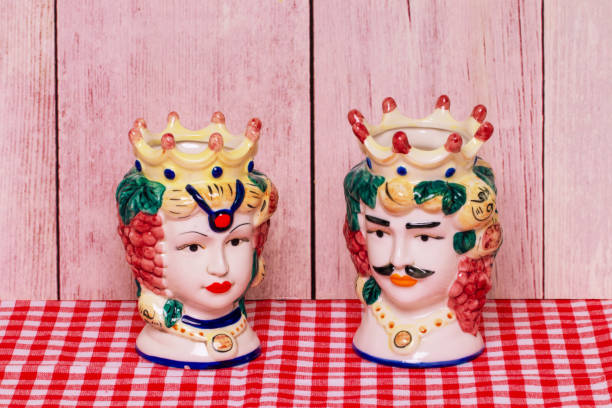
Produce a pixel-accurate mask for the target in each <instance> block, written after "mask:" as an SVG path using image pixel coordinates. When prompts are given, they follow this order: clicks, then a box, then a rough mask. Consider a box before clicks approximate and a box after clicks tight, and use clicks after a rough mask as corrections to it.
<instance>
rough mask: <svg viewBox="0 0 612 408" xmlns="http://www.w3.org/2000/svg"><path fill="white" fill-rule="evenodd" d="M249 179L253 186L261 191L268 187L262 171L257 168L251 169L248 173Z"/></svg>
mask: <svg viewBox="0 0 612 408" xmlns="http://www.w3.org/2000/svg"><path fill="white" fill-rule="evenodd" d="M249 180H251V182H252V183H253V184H255V186H256V187H257V188H258V189H260V190H261V191H262V192H264V193H265V192H266V189H267V188H268V183H266V176H265V175H264V174H263V173H260V172H258V171H257V170H253V171H252V172H250V173H249Z"/></svg>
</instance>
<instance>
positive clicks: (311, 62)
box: [0, 0, 612, 299]
mask: <svg viewBox="0 0 612 408" xmlns="http://www.w3.org/2000/svg"><path fill="white" fill-rule="evenodd" d="M0 16H1V17H3V18H2V21H4V22H5V24H3V25H2V26H1V27H0V50H1V51H2V52H0V114H1V115H2V118H3V123H4V126H0V154H2V155H3V157H4V159H3V160H2V161H1V162H0V166H1V167H0V169H1V170H2V178H0V187H1V188H2V191H3V192H4V199H3V200H2V207H1V209H0V230H1V231H5V232H6V236H5V237H4V239H3V240H2V242H0V261H2V262H3V263H2V264H3V265H4V267H3V268H4V269H3V272H2V277H3V279H2V280H1V281H0V297H1V298H3V299H13V298H18V299H21V298H32V299H56V298H58V296H59V298H61V299H77V298H80V299H126V298H133V297H134V295H135V288H134V286H133V283H132V277H131V273H130V271H129V268H128V267H127V264H126V263H125V260H124V256H123V250H122V248H121V244H120V241H119V238H118V237H117V236H116V232H115V227H116V224H115V223H116V215H115V211H116V209H115V203H114V198H113V193H114V190H115V187H116V185H117V183H118V181H119V180H120V179H121V177H122V175H123V174H124V173H125V172H126V171H127V170H128V169H129V167H130V166H131V164H132V162H133V157H132V153H131V147H130V145H129V142H128V139H127V131H128V130H129V128H130V127H131V124H132V122H133V120H134V119H136V118H137V117H144V118H145V119H146V120H147V123H148V124H149V126H150V127H151V128H153V129H161V128H162V127H163V126H164V124H165V118H166V115H167V113H168V112H169V111H171V110H176V111H178V112H179V114H180V115H181V119H182V121H183V122H184V124H185V125H186V126H188V127H194V128H195V127H201V126H203V125H204V124H206V123H208V120H209V119H210V115H211V114H212V112H214V111H215V110H221V111H222V112H224V113H225V115H226V118H227V123H228V127H229V129H230V130H231V131H233V132H240V131H242V130H243V129H244V126H245V125H246V123H247V120H248V119H249V118H250V117H252V116H258V117H260V118H261V119H262V121H263V123H264V126H263V136H262V139H261V141H260V150H259V151H260V152H259V154H258V156H257V160H256V163H257V167H258V168H260V169H261V170H263V171H265V172H266V173H267V174H269V175H270V176H271V177H272V179H273V180H274V182H275V184H276V185H277V187H278V189H279V192H280V198H281V201H280V205H279V211H278V213H277V215H275V217H274V218H273V221H272V222H273V228H272V229H271V233H270V239H269V241H268V244H267V246H266V249H265V254H266V260H267V265H268V274H267V276H266V280H265V281H264V283H263V284H262V285H261V287H259V288H257V289H255V290H253V291H251V292H250V296H251V297H252V298H311V297H315V298H346V297H348V298H352V297H354V294H353V279H354V276H355V272H354V269H353V266H352V265H351V263H350V259H349V256H348V253H347V251H346V249H345V244H344V239H343V237H342V234H341V227H342V223H343V219H344V204H343V194H342V187H341V184H342V178H343V177H344V174H345V173H346V172H347V171H348V169H349V168H350V167H351V165H353V164H354V163H356V162H357V161H359V160H360V157H361V156H360V152H359V149H358V146H357V143H356V141H355V138H354V136H353V135H352V133H351V131H350V128H349V126H348V123H347V121H346V113H347V111H348V110H349V109H351V108H359V109H360V110H361V111H362V112H363V113H364V114H365V115H366V116H367V117H368V118H371V120H373V121H377V120H378V119H379V118H380V116H381V114H382V112H381V109H380V104H381V101H382V100H383V98H384V97H386V96H393V97H394V98H395V99H396V101H397V102H398V105H399V108H400V110H401V111H402V112H404V113H406V114H408V115H410V116H424V115H426V114H427V113H429V112H430V111H431V110H432V108H433V104H434V102H435V99H436V97H437V96H438V95H440V94H442V93H447V94H448V95H449V96H450V98H451V111H452V113H453V115H454V116H455V117H458V118H464V117H466V116H467V115H468V114H469V113H470V111H471V108H472V107H473V106H474V105H475V104H477V103H483V104H485V105H486V106H487V108H488V110H489V115H488V120H490V121H491V122H492V123H493V124H494V125H495V128H496V131H495V133H494V136H493V138H492V139H491V140H490V141H489V142H488V143H487V145H486V146H485V147H484V148H483V149H482V150H481V153H482V156H484V157H485V158H486V159H487V160H488V161H489V162H490V163H491V164H492V165H493V167H494V169H495V170H496V173H497V178H498V186H499V190H500V198H499V200H498V206H499V209H500V212H501V219H502V223H503V227H504V233H505V240H504V246H503V247H502V251H501V252H500V254H499V256H498V258H497V263H496V264H497V268H496V276H495V282H494V288H493V292H492V296H494V297H498V298H542V297H545V298H566V297H573V298H598V297H612V273H610V266H609V264H610V262H612V245H611V244H610V243H609V242H608V240H607V235H608V233H609V231H612V222H611V221H610V218H608V214H607V203H608V202H609V201H612V193H611V191H612V188H611V187H612V176H611V175H610V174H611V173H610V172H609V171H607V170H608V169H607V167H606V161H607V160H608V157H609V156H610V154H612V147H611V146H612V143H611V142H610V141H611V140H612V139H611V138H610V137H608V136H606V131H607V130H608V129H609V128H610V125H612V123H611V122H610V121H611V119H610V115H609V113H608V112H609V111H610V110H611V109H612V100H611V99H610V98H609V97H608V95H609V94H610V91H612V89H611V88H612V85H611V84H612V82H611V81H610V79H609V78H610V77H611V74H612V69H611V68H612V67H611V61H612V52H611V51H610V50H609V47H608V46H607V44H608V43H609V42H610V39H611V37H612V29H611V28H610V26H609V24H608V21H609V19H610V18H612V3H609V2H607V1H604V0H602V1H590V2H588V3H576V2H571V1H569V0H563V1H550V2H549V1H547V0H545V1H543V2H540V1H518V0H515V1H499V2H498V1H487V0H473V1H454V0H448V1H435V2H431V1H425V0H423V1H414V0H412V1H407V2H406V1H388V2H381V1H374V0H372V1H355V2H345V1H341V0H329V1H322V0H312V1H311V2H310V3H309V2H308V1H300V0H263V1H260V2H257V3H250V2H244V1H239V0H233V1H222V0H219V1H209V2H201V1H174V2H172V1H162V0H156V1H144V0H142V1H135V0H132V1H117V2H112V3H109V2H104V1H101V0H96V1H93V0H89V1H76V0H75V1H68V0H57V1H56V2H54V1H52V0H46V1H45V0H38V1H34V0H28V1H19V2H16V1H10V0H0ZM312 156H314V161H311V157H312ZM311 186H313V187H312V188H311ZM311 202H314V206H313V205H311ZM312 225H314V226H315V228H314V230H313V229H312ZM312 240H314V245H312V246H311V241H312ZM311 248H312V250H311ZM311 278H314V281H311ZM313 288H314V290H315V293H313V292H312V289H313Z"/></svg>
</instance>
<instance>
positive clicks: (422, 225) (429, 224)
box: [406, 221, 440, 229]
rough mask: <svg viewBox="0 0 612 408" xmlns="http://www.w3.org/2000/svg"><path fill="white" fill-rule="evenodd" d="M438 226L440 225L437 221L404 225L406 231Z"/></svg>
mask: <svg viewBox="0 0 612 408" xmlns="http://www.w3.org/2000/svg"><path fill="white" fill-rule="evenodd" d="M438 225H440V223H439V222H437V221H432V222H416V223H411V222H407V223H406V229H414V228H435V227H437V226H438Z"/></svg>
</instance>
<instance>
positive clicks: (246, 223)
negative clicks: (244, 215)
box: [230, 222, 251, 232]
mask: <svg viewBox="0 0 612 408" xmlns="http://www.w3.org/2000/svg"><path fill="white" fill-rule="evenodd" d="M250 224H251V223H250V222H245V223H243V224H240V225H236V226H235V227H234V228H232V230H231V231H230V232H234V230H235V229H236V228H238V227H242V226H243V225H250Z"/></svg>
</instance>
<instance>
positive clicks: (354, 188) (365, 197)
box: [344, 161, 385, 231]
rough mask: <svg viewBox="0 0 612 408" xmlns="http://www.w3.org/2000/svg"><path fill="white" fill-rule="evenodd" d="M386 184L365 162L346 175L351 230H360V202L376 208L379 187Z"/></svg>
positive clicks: (345, 185)
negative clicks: (358, 217) (358, 215)
mask: <svg viewBox="0 0 612 408" xmlns="http://www.w3.org/2000/svg"><path fill="white" fill-rule="evenodd" d="M384 182H385V178H384V177H382V176H376V175H374V174H372V173H371V172H370V170H369V169H368V168H367V165H366V162H365V161H363V162H361V163H359V164H358V165H357V166H355V167H353V168H352V169H351V171H349V173H348V174H347V175H346V177H345V178H344V198H345V200H346V213H347V218H348V221H349V227H350V229H351V230H353V231H357V230H358V229H359V221H358V219H357V214H359V212H360V211H361V205H360V202H361V201H363V202H364V203H365V204H366V205H367V206H368V207H370V208H374V207H375V206H376V195H377V194H378V187H380V185H381V184H382V183H384Z"/></svg>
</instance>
